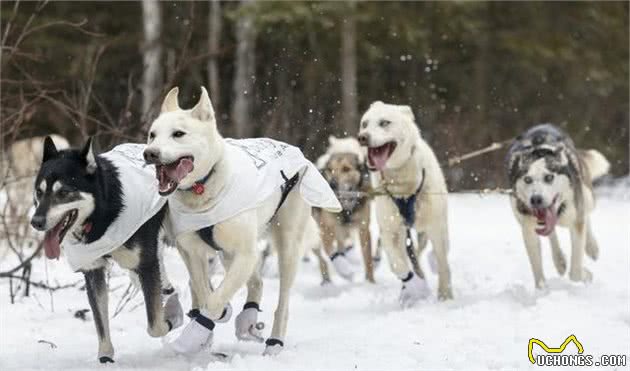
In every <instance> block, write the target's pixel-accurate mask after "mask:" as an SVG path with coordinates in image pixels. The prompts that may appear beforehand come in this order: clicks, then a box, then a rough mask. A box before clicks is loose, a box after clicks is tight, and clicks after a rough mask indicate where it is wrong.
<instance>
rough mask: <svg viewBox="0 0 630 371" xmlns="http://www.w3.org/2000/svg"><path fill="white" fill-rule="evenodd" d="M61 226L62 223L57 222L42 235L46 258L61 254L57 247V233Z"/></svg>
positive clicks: (56, 256) (55, 257)
mask: <svg viewBox="0 0 630 371" xmlns="http://www.w3.org/2000/svg"><path fill="white" fill-rule="evenodd" d="M61 228H63V223H59V224H57V225H56V226H55V228H53V229H51V230H49V231H47V232H46V234H45V235H44V252H45V253H46V257H47V258H48V259H57V258H59V255H60V254H61V248H60V247H59V243H60V241H59V233H60V232H61Z"/></svg>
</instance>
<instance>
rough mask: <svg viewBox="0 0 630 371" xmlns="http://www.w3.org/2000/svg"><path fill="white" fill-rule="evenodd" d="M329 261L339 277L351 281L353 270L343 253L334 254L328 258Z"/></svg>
mask: <svg viewBox="0 0 630 371" xmlns="http://www.w3.org/2000/svg"><path fill="white" fill-rule="evenodd" d="M330 261H331V262H332V263H333V266H334V267H335V270H336V271H337V273H339V275H340V276H341V277H343V278H344V279H346V280H348V281H351V280H352V276H354V268H353V266H352V263H350V261H349V260H348V258H347V257H346V255H345V254H344V253H343V252H336V253H334V254H333V255H332V256H331V257H330Z"/></svg>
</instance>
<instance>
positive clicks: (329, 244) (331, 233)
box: [316, 223, 335, 285]
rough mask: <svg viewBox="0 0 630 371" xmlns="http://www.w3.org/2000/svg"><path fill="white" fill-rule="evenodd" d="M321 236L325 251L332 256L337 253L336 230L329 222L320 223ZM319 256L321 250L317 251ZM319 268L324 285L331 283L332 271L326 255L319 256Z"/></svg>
mask: <svg viewBox="0 0 630 371" xmlns="http://www.w3.org/2000/svg"><path fill="white" fill-rule="evenodd" d="M319 230H320V236H321V239H322V247H323V248H324V252H325V253H326V255H327V256H328V257H329V258H330V257H331V256H333V254H334V253H335V251H334V244H335V230H334V228H331V227H330V226H329V225H328V224H325V223H320V229H319ZM316 255H318V257H319V256H320V255H321V251H320V252H319V253H316ZM319 269H320V272H321V274H322V285H324V284H326V283H330V282H331V280H330V271H329V270H328V265H327V264H326V261H325V259H324V257H323V256H322V257H321V258H319Z"/></svg>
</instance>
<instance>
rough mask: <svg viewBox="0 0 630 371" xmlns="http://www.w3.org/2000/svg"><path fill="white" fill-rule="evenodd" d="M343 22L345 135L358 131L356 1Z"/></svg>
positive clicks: (342, 90) (342, 63)
mask: <svg viewBox="0 0 630 371" xmlns="http://www.w3.org/2000/svg"><path fill="white" fill-rule="evenodd" d="M349 8H350V9H349V11H348V13H347V15H346V17H345V19H343V21H342V23H341V110H342V111H341V121H342V122H341V126H342V127H343V128H344V131H345V133H344V134H345V135H354V134H356V132H357V131H358V127H359V123H358V113H357V30H356V21H355V18H354V13H355V9H356V6H355V3H354V2H350V3H349Z"/></svg>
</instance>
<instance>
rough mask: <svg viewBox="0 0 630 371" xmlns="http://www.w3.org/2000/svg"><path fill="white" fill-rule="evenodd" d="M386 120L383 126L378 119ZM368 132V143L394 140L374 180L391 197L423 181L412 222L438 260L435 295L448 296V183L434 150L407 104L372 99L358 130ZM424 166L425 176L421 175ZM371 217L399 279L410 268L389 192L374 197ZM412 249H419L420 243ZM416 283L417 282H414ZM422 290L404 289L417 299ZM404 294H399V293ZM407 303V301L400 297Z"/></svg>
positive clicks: (414, 188) (399, 220) (407, 192)
mask: <svg viewBox="0 0 630 371" xmlns="http://www.w3.org/2000/svg"><path fill="white" fill-rule="evenodd" d="M383 120H387V121H389V122H390V124H389V125H387V126H386V127H382V126H381V125H380V122H382V121H383ZM361 135H364V136H367V138H368V146H369V147H373V146H380V145H383V144H385V143H387V142H391V141H395V142H396V144H397V146H396V149H395V150H394V152H393V153H392V154H391V156H390V158H389V159H388V161H387V162H386V164H385V168H384V169H383V171H380V172H377V173H375V174H374V177H375V180H374V182H375V185H376V186H377V187H383V188H385V189H386V190H387V192H389V193H390V194H392V195H394V196H396V197H409V196H410V195H412V194H414V193H415V192H416V191H417V189H418V187H419V186H420V184H421V183H422V182H423V181H424V183H423V187H422V190H421V191H420V194H419V195H418V197H417V200H416V203H415V212H416V219H415V228H416V230H417V231H418V232H419V233H420V232H425V233H426V235H427V236H428V239H429V240H430V241H431V244H432V246H433V250H434V252H435V256H436V258H437V265H438V275H439V279H438V297H439V298H440V299H449V298H452V289H451V279H450V268H449V265H448V258H447V254H448V250H449V238H448V216H447V192H448V191H447V188H446V182H445V180H444V175H443V174H442V169H441V168H440V165H439V163H438V161H437V158H436V157H435V154H434V153H433V150H432V149H431V148H430V147H429V145H428V144H427V143H426V142H425V141H424V140H423V139H422V137H421V136H420V131H419V130H418V127H417V126H416V123H415V121H414V117H413V113H412V111H411V108H410V107H409V106H399V105H393V104H385V103H383V102H380V101H379V102H374V103H373V104H372V105H371V106H370V108H369V109H368V110H367V112H365V114H364V115H363V117H362V119H361V128H360V131H359V136H361ZM423 169H424V173H425V179H424V180H423V179H422V171H423ZM375 205H376V218H377V221H378V225H379V228H380V233H381V241H382V243H383V248H384V249H385V252H386V253H387V257H388V260H389V263H390V268H391V270H392V272H393V273H394V274H395V275H396V276H397V277H398V278H400V279H403V278H405V277H406V276H407V275H408V274H409V272H410V271H411V266H410V261H409V258H408V256H407V253H406V249H405V239H406V234H405V228H404V223H403V219H402V217H401V215H400V213H399V211H398V209H397V207H396V205H395V204H394V202H393V201H392V199H391V198H390V197H388V196H383V197H377V198H376V199H375ZM417 247H418V251H416V255H417V256H418V258H419V257H420V254H421V252H422V251H421V249H422V248H423V247H424V246H423V244H419V246H417ZM415 287H420V285H415ZM421 296H422V295H407V294H406V295H405V298H406V297H410V298H411V299H410V300H416V299H417V298H419V297H421ZM403 300H404V299H403ZM402 304H403V305H409V304H410V303H402Z"/></svg>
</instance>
